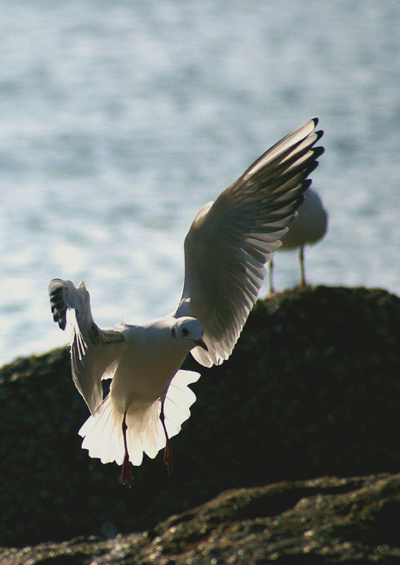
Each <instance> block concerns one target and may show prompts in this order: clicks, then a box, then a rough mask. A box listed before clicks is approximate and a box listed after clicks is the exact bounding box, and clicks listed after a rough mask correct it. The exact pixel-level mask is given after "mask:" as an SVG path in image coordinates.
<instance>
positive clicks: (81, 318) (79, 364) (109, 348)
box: [49, 279, 125, 414]
mask: <svg viewBox="0 0 400 565" xmlns="http://www.w3.org/2000/svg"><path fill="white" fill-rule="evenodd" d="M49 295H50V304H51V311H52V313H53V318H54V321H55V322H57V323H58V325H59V326H60V328H61V329H62V330H65V326H66V323H67V310H68V309H69V308H70V309H72V310H74V311H75V321H74V323H73V330H74V336H73V340H72V343H71V365H72V377H73V381H74V383H75V386H76V388H77V389H78V391H79V392H80V393H81V395H82V396H83V398H84V400H85V402H86V404H87V405H88V407H89V410H90V412H91V413H92V414H93V412H94V411H95V410H96V408H97V407H98V406H99V405H100V404H101V402H102V400H103V389H102V386H101V380H102V378H103V379H104V378H109V377H112V376H113V374H114V372H115V369H116V367H117V364H118V361H119V358H120V350H121V345H122V343H123V342H125V338H124V336H123V334H122V333H121V331H119V330H112V329H110V330H108V329H107V330H101V329H100V328H99V327H98V326H97V325H96V324H95V323H94V321H93V316H92V312H91V309H90V296H89V293H88V291H87V290H86V287H85V284H84V283H83V282H82V283H80V284H79V286H78V287H75V285H74V284H73V283H72V282H71V281H63V280H61V279H54V280H52V281H51V282H50V284H49Z"/></svg>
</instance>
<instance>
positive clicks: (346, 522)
mask: <svg viewBox="0 0 400 565" xmlns="http://www.w3.org/2000/svg"><path fill="white" fill-rule="evenodd" d="M399 520H400V475H392V476H390V475H380V476H370V477H358V478H349V479H336V478H323V479H315V480H312V481H304V482H301V481H296V482H292V483H290V482H282V483H277V484H272V485H268V486H264V487H256V488H252V489H238V490H233V491H229V492H225V493H223V494H221V495H219V496H218V497H217V498H215V499H214V500H211V501H210V502H208V503H206V504H204V505H202V506H200V507H198V508H195V509H194V510H191V511H189V512H186V513H184V514H180V515H178V516H171V518H169V519H168V520H167V521H166V522H164V523H161V524H159V525H158V526H157V527H156V528H154V529H153V530H152V531H149V532H144V533H139V534H128V535H126V536H122V535H121V536H118V537H117V538H116V539H114V540H108V541H101V540H94V539H91V540H90V539H88V540H83V539H76V540H72V541H71V542H64V543H60V544H54V543H45V544H41V545H39V546H37V547H32V548H25V549H23V550H16V549H5V550H1V548H0V559H1V560H2V563H6V562H9V563H11V562H12V563H13V565H23V564H25V563H26V562H27V560H31V561H29V562H30V563H44V562H45V563H52V562H54V563H55V564H56V563H61V562H62V563H71V564H72V563H87V564H89V563H96V564H97V565H101V564H106V563H115V564H118V563H121V564H122V563H124V564H129V563H131V564H134V565H148V564H149V563H156V564H157V565H172V564H175V565H187V564H191V565H204V564H206V563H214V564H216V565H217V564H220V565H224V564H227V563H235V564H238V565H253V564H254V565H255V564H260V563H268V562H270V561H271V562H275V563H282V564H287V563H294V564H297V563H298V564H305V563H307V564H313V563H318V564H322V563H339V562H340V563H344V562H345V563H371V562H378V563H385V564H387V563H398V560H399V558H400V542H399V540H400V526H399V524H400V521H399Z"/></svg>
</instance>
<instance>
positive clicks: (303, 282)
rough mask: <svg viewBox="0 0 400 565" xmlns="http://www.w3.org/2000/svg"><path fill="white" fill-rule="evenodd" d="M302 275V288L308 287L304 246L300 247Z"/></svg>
mask: <svg viewBox="0 0 400 565" xmlns="http://www.w3.org/2000/svg"><path fill="white" fill-rule="evenodd" d="M300 273H301V279H300V286H301V287H304V286H307V283H306V277H305V272H304V245H302V246H301V247H300Z"/></svg>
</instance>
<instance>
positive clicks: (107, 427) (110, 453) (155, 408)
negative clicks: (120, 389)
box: [79, 370, 200, 465]
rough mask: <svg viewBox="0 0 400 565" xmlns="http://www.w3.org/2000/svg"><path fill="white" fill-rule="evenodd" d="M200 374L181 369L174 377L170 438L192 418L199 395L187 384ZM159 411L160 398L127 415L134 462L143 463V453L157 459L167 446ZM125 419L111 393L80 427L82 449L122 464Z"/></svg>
mask: <svg viewBox="0 0 400 565" xmlns="http://www.w3.org/2000/svg"><path fill="white" fill-rule="evenodd" d="M199 377H200V374H199V373H195V372H193V371H184V370H180V371H178V372H177V373H176V375H175V376H174V378H173V379H172V381H171V383H170V385H169V387H168V391H167V395H166V398H165V403H164V414H165V426H166V429H167V432H168V436H169V437H173V436H174V435H176V434H178V433H179V431H180V429H181V426H182V424H183V422H185V421H186V420H187V419H188V418H189V416H190V406H191V405H192V404H193V403H194V402H195V400H196V396H195V394H194V392H193V391H192V390H190V388H189V387H188V385H189V384H190V383H194V382H196V381H197V380H198V379H199ZM160 410H161V399H157V400H156V401H155V402H153V403H152V404H150V405H148V406H145V407H140V408H137V407H136V408H135V409H134V410H131V411H128V413H127V415H126V425H127V430H126V438H127V446H128V452H129V459H130V462H131V463H132V464H133V465H141V463H142V461H143V453H146V455H148V457H150V458H152V459H154V457H155V456H156V455H157V453H158V452H159V451H160V449H162V448H163V447H165V443H166V438H165V433H164V430H163V427H162V424H161V421H160ZM122 421H123V414H121V413H120V412H118V411H117V410H116V409H115V408H114V407H113V404H112V402H111V397H110V395H108V396H107V397H106V398H105V400H104V401H103V402H102V404H100V406H99V407H98V408H97V410H96V411H95V412H94V414H93V415H92V416H90V417H89V418H88V419H87V420H86V422H85V423H84V424H83V426H82V427H81V429H80V430H79V435H81V436H82V437H83V438H84V439H83V442H82V448H83V449H87V450H88V451H89V455H90V457H97V458H99V459H100V460H101V462H102V463H111V462H112V461H116V462H117V463H118V464H119V465H122V463H123V461H124V456H125V447H124V440H123V434H122Z"/></svg>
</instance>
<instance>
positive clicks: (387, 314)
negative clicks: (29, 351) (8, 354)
mask: <svg viewBox="0 0 400 565" xmlns="http://www.w3.org/2000/svg"><path fill="white" fill-rule="evenodd" d="M49 323H51V320H50V322H49ZM399 335H400V299H399V298H398V297H396V296H393V295H390V294H389V293H387V292H385V291H383V290H367V289H363V288H360V289H346V288H327V287H317V288H315V289H310V288H306V289H303V290H301V291H299V290H294V291H287V292H284V293H282V294H278V295H275V296H273V297H271V298H268V299H267V300H265V301H263V302H258V303H257V305H256V307H255V309H254V311H253V312H252V314H251V316H250V318H249V320H248V323H247V324H246V327H245V330H244V332H243V335H242V337H241V338H240V340H239V342H238V344H237V346H236V348H235V350H234V353H233V355H232V357H231V359H230V360H229V361H228V362H226V363H224V364H223V365H222V366H220V367H214V368H212V369H210V370H205V369H204V368H201V372H202V378H201V379H200V381H199V382H198V383H196V384H195V385H193V387H192V388H193V390H194V391H195V393H196V395H197V397H198V400H197V402H196V403H195V404H194V405H193V407H192V416H191V418H190V419H189V420H188V422H186V423H185V424H184V426H183V428H182V431H181V432H180V434H179V435H178V436H176V437H175V438H173V440H172V448H173V455H174V472H173V474H172V475H171V476H168V474H167V472H166V469H165V465H164V464H163V462H162V453H161V454H159V456H158V457H157V459H156V460H151V461H150V460H146V461H145V462H144V464H143V465H142V466H141V467H139V468H134V481H133V486H132V488H131V489H127V488H125V487H123V486H122V485H121V483H120V469H119V468H118V467H117V466H116V465H115V464H108V465H102V464H101V462H100V461H99V460H96V459H91V458H89V457H88V455H87V452H86V451H83V450H82V449H81V448H80V438H79V437H78V435H77V430H78V429H79V427H80V425H81V424H82V423H83V421H84V420H85V419H86V417H87V416H88V413H87V409H86V406H85V404H84V402H83V400H82V399H81V397H80V395H79V394H78V393H77V391H76V390H75V387H74V386H73V383H72V380H71V376H70V365H69V359H68V352H67V349H66V348H65V349H59V350H56V351H53V352H50V353H49V354H47V355H42V356H38V357H33V358H29V359H18V360H16V361H15V362H14V363H11V364H10V365H7V366H5V367H4V368H3V369H2V370H1V372H0V378H1V381H2V384H1V385H0V397H1V403H0V410H1V414H0V427H1V437H0V479H1V481H0V501H1V509H2V511H1V513H0V537H1V539H0V544H1V545H15V546H24V545H27V544H36V543H39V542H41V541H47V540H55V541H61V540H66V539H71V538H73V537H75V536H81V535H83V536H89V535H96V536H103V537H105V536H112V535H114V534H116V533H117V532H121V533H129V532H132V531H137V530H143V529H149V528H150V529H151V528H154V527H155V525H156V524H157V523H158V522H160V521H161V520H164V519H166V518H167V517H168V516H169V515H171V514H175V513H180V512H183V511H185V510H188V509H190V508H192V507H194V506H197V505H199V504H202V503H205V502H206V501H207V500H210V498H212V497H214V496H216V495H217V494H219V493H220V492H222V491H224V490H226V489H232V488H242V487H256V486H259V485H264V484H267V483H271V482H275V481H283V480H296V481H299V480H304V479H311V478H315V477H320V476H326V475H336V476H355V475H367V474H372V473H382V472H383V473H391V472H393V473H395V472H397V471H398V470H399V469H400V449H399V441H398V430H399V429H400V411H399V409H398V405H399V399H400V380H399V367H400V348H399V343H398V339H399V337H398V336H399ZM189 365H190V366H191V367H192V368H194V362H189ZM189 365H188V367H189ZM197 369H198V367H197ZM146 543H147V542H146ZM307 562H309V561H307Z"/></svg>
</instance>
